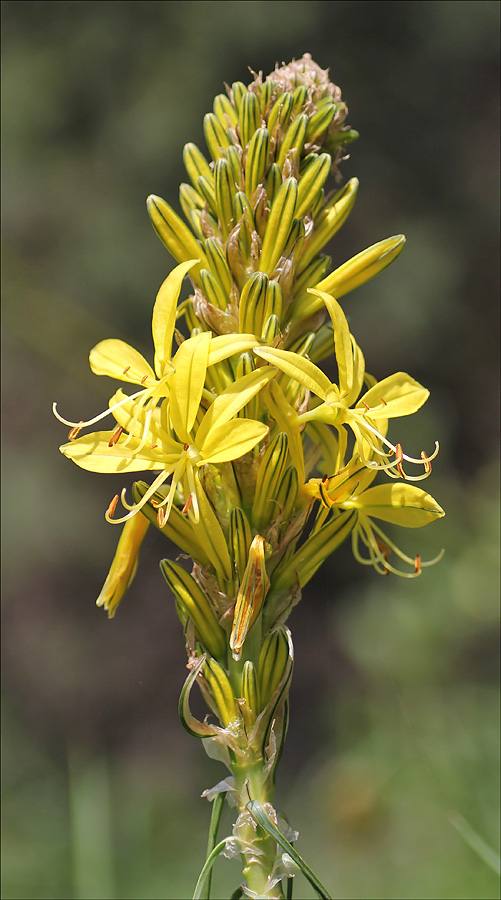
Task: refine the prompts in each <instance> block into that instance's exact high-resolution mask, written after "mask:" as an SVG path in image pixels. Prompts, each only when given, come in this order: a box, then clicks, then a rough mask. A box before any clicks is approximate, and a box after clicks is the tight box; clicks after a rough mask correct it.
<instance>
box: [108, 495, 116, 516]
mask: <svg viewBox="0 0 501 900" xmlns="http://www.w3.org/2000/svg"><path fill="white" fill-rule="evenodd" d="M117 503H118V494H115V496H114V497H113V500H112V501H111V503H110V505H109V506H108V509H107V510H106V514H107V515H108V516H109V517H110V518H111V516H112V515H113V513H114V512H115V510H116V508H117Z"/></svg>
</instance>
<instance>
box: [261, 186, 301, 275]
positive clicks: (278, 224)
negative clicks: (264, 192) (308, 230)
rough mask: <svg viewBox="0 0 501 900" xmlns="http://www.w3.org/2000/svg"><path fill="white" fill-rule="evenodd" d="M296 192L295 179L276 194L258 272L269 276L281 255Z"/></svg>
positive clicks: (289, 225) (290, 223) (293, 210)
mask: <svg viewBox="0 0 501 900" xmlns="http://www.w3.org/2000/svg"><path fill="white" fill-rule="evenodd" d="M297 190H298V185H297V181H296V179H295V178H287V179H286V180H285V181H284V183H283V184H282V186H281V187H280V188H279V189H278V191H277V193H276V196H275V199H274V200H273V203H272V205H271V211H270V217H269V219H268V224H267V226H266V233H265V236H264V240H263V247H262V251H261V257H260V260H259V271H260V272H266V273H267V274H268V275H271V273H272V272H273V270H274V268H275V266H276V264H277V263H278V261H279V259H280V256H281V255H282V250H283V248H284V247H285V244H286V243H287V239H288V237H289V232H290V230H291V226H292V223H293V221H294V217H295V211H296V201H297Z"/></svg>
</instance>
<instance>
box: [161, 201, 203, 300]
mask: <svg viewBox="0 0 501 900" xmlns="http://www.w3.org/2000/svg"><path fill="white" fill-rule="evenodd" d="M146 206H147V209H148V214H149V217H150V220H151V224H152V225H153V228H154V230H155V231H156V233H157V235H158V237H159V238H160V240H161V241H162V243H163V244H164V246H165V247H167V250H168V251H169V253H170V254H171V256H173V257H174V259H176V260H177V261H178V262H186V261H187V260H189V259H198V260H200V263H198V264H197V265H196V266H193V268H192V269H191V271H190V277H192V278H193V279H194V281H196V282H197V283H198V284H200V267H201V266H206V265H207V261H206V259H205V254H204V252H203V250H202V249H201V247H200V244H199V243H198V242H197V241H196V240H195V238H194V237H193V235H192V233H191V231H190V230H189V228H188V227H187V225H185V224H184V222H183V220H182V219H181V218H180V217H179V216H178V215H177V213H175V212H174V210H173V209H172V208H171V207H170V206H169V204H168V203H166V202H165V200H162V198H161V197H156V196H155V195H154V194H150V196H149V197H148V199H147V201H146Z"/></svg>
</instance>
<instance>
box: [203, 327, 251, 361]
mask: <svg viewBox="0 0 501 900" xmlns="http://www.w3.org/2000/svg"><path fill="white" fill-rule="evenodd" d="M255 344H256V335H255V334H221V335H218V336H217V337H215V338H212V341H211V344H210V349H209V361H208V363H207V365H208V366H213V365H215V364H216V363H218V362H221V360H223V359H228V357H229V356H233V354H234V353H245V351H246V350H251V348H252V347H254V346H255Z"/></svg>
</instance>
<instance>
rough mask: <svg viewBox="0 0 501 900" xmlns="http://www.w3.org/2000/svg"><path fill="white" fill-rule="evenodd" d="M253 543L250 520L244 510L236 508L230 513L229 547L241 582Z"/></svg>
mask: <svg viewBox="0 0 501 900" xmlns="http://www.w3.org/2000/svg"><path fill="white" fill-rule="evenodd" d="M251 542H252V534H251V529H250V525H249V520H248V518H247V516H246V515H245V513H244V511H243V509H240V507H238V506H235V507H234V508H233V509H232V510H231V513H230V526H229V540H228V545H229V548H230V555H231V558H232V560H233V562H234V563H235V569H236V572H237V574H238V578H239V580H240V581H241V580H242V577H243V574H244V571H245V567H246V565H247V559H248V557H249V547H250V545H251Z"/></svg>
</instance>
